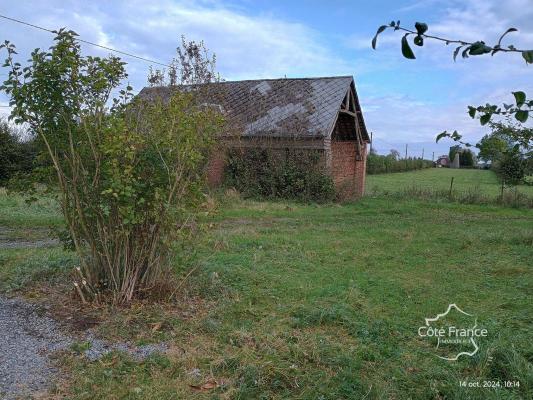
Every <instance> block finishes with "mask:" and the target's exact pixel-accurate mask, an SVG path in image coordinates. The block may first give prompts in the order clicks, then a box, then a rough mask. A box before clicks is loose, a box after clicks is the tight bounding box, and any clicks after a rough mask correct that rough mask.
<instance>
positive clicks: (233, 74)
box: [0, 0, 533, 156]
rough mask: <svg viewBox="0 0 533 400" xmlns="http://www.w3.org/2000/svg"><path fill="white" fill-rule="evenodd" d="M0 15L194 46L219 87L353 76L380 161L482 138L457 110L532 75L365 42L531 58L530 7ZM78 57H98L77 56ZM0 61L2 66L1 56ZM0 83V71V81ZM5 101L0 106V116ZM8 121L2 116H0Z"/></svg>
mask: <svg viewBox="0 0 533 400" xmlns="http://www.w3.org/2000/svg"><path fill="white" fill-rule="evenodd" d="M0 14H3V15H7V16H10V17H13V18H17V19H21V20H24V21H27V22H30V23H33V24H36V25H41V26H43V27H46V28H50V29H56V28H59V27H68V28H70V29H73V30H75V31H76V32H78V33H79V34H80V36H81V38H83V39H85V40H88V41H93V42H96V43H99V44H101V45H105V46H109V47H112V48H116V49H120V50H123V51H126V52H131V53H134V54H137V55H140V56H143V57H147V58H150V59H152V60H156V61H160V62H163V63H167V62H169V61H170V60H171V59H172V58H173V56H174V54H175V48H176V46H177V45H178V43H179V37H180V35H182V34H184V35H186V37H187V38H190V39H195V40H204V42H205V43H206V45H207V47H208V48H209V49H210V50H212V51H213V52H215V53H216V55H217V59H218V64H217V69H218V70H219V72H220V73H221V75H222V76H223V77H224V78H225V79H227V80H236V79H254V78H279V77H284V76H287V77H307V76H331V75H353V76H354V77H355V80H356V86H357V90H358V93H359V97H360V100H361V103H362V107H363V111H364V115H365V119H366V123H367V126H368V129H369V130H370V131H372V132H373V133H374V146H375V147H376V148H377V150H378V151H379V152H380V153H387V152H388V151H389V150H390V149H392V148H396V149H399V150H401V151H402V152H403V149H404V148H405V144H406V143H408V144H409V153H410V154H412V155H419V154H420V153H421V152H422V149H424V150H425V152H426V153H425V154H426V156H427V155H431V153H432V152H433V151H434V152H435V155H438V154H441V153H447V149H448V147H449V145H450V143H449V142H448V143H442V144H438V145H436V144H435V143H434V137H435V136H436V134H438V133H439V132H441V131H443V130H454V129H457V130H459V131H460V132H461V133H463V134H464V135H465V136H466V137H468V138H470V139H472V140H476V139H477V138H479V137H480V136H481V135H483V134H484V133H486V129H484V128H482V127H480V126H479V123H477V122H476V121H473V120H471V119H470V118H469V117H468V116H467V114H466V106H467V105H479V104H484V103H486V102H494V103H500V102H505V101H506V102H511V101H512V95H511V92H512V91H516V90H526V91H529V93H532V92H533V90H532V89H533V66H529V67H528V66H526V65H525V63H524V62H523V61H522V59H521V57H520V55H517V54H511V55H509V54H497V55H496V56H494V57H493V58H491V57H490V56H489V57H487V56H485V57H479V58H470V59H468V60H458V61H457V62H456V63H454V62H453V61H452V53H453V49H454V47H446V46H445V45H442V44H433V43H432V44H429V45H428V46H427V47H424V48H422V49H419V48H416V49H415V51H416V55H417V60H406V59H404V58H402V56H401V54H400V46H399V44H400V37H401V36H400V35H398V34H393V33H392V32H386V33H385V34H384V35H383V36H382V37H381V38H380V41H379V43H378V50H377V51H374V50H372V49H371V47H370V41H371V39H372V36H373V35H374V33H375V31H376V28H377V27H378V26H379V25H382V24H385V23H387V22H389V21H391V20H398V19H399V20H401V22H402V25H404V26H406V27H407V26H412V25H413V24H414V22H415V21H424V22H427V23H428V25H429V30H430V31H429V32H428V33H433V34H439V35H445V36H447V37H449V38H460V39H464V40H472V41H475V40H480V39H485V40H486V41H487V42H489V44H493V43H495V42H497V40H498V37H499V35H500V34H501V33H503V32H504V31H505V30H506V29H507V28H509V27H516V28H518V29H519V32H518V33H513V34H510V35H509V36H508V38H507V40H506V41H505V42H504V43H506V44H510V43H513V44H514V45H515V46H517V47H519V48H528V49H531V48H533V0H418V1H417V0H373V1H367V0H352V1H341V0H328V1H325V0H322V1H318V0H317V1H312V0H308V1H288V0H285V1H282V0H269V1H267V0H264V1H263V0H196V1H186V0H185V1H181V0H152V1H146V0H145V1H138V0H128V1H100V0H93V1H86V0H85V1H81V0H47V1H46V2H44V1H37V0H35V1H27V0H17V1H12V0H2V2H1V4H0ZM0 39H1V40H5V39H8V40H10V41H12V42H13V43H15V44H16V45H17V47H18V49H19V53H20V55H21V61H24V60H25V59H26V58H27V56H28V55H29V53H30V51H31V50H32V49H34V48H36V47H39V48H46V47H48V46H49V45H50V44H51V34H49V33H46V32H43V31H39V30H36V29H33V28H29V27H25V26H22V25H19V24H16V23H13V22H10V21H6V20H2V19H0ZM84 52H85V54H92V55H103V56H105V55H106V54H107V53H108V52H107V51H105V50H101V49H99V48H95V47H92V46H84ZM1 56H2V57H3V55H1ZM124 60H125V61H127V62H128V67H127V69H128V73H129V79H130V83H131V84H132V86H133V87H134V88H135V89H136V90H140V89H141V88H142V87H143V86H144V85H145V83H146V75H147V70H148V68H149V66H150V64H149V63H146V62H142V61H139V60H135V59H131V58H128V57H124ZM5 74H6V71H5V70H4V71H2V70H0V78H2V77H5ZM6 104H7V98H6V97H5V96H4V95H0V105H4V106H5V105H6ZM8 110H9V109H7V108H5V107H2V108H0V112H3V113H6V112H8Z"/></svg>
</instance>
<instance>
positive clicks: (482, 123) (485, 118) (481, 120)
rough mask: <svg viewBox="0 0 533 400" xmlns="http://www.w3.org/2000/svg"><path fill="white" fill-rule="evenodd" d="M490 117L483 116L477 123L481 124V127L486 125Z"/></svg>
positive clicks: (488, 115) (489, 115)
mask: <svg viewBox="0 0 533 400" xmlns="http://www.w3.org/2000/svg"><path fill="white" fill-rule="evenodd" d="M491 117H492V115H491V114H483V115H482V116H481V117H480V118H479V122H481V125H486V124H487V122H489V121H490V118H491Z"/></svg>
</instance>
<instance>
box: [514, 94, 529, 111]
mask: <svg viewBox="0 0 533 400" xmlns="http://www.w3.org/2000/svg"><path fill="white" fill-rule="evenodd" d="M513 95H514V98H515V100H516V105H517V106H518V107H520V106H521V105H522V104H524V103H525V102H526V94H525V93H524V92H522V91H518V92H513Z"/></svg>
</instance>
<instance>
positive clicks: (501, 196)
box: [500, 179, 505, 203]
mask: <svg viewBox="0 0 533 400" xmlns="http://www.w3.org/2000/svg"><path fill="white" fill-rule="evenodd" d="M504 189H505V180H504V179H502V191H501V194H500V201H501V202H502V203H503V190H504Z"/></svg>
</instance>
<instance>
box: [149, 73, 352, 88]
mask: <svg viewBox="0 0 533 400" xmlns="http://www.w3.org/2000/svg"><path fill="white" fill-rule="evenodd" d="M344 78H350V79H352V80H353V79H354V77H353V75H335V76H312V77H300V78H264V79H242V80H235V81H221V82H210V83H219V84H224V83H240V82H273V81H306V80H307V81H312V80H319V79H344ZM196 85H198V84H187V85H177V86H182V87H183V86H196ZM200 85H202V84H200ZM146 87H148V88H150V89H151V88H164V87H168V86H146Z"/></svg>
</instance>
